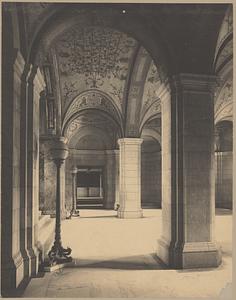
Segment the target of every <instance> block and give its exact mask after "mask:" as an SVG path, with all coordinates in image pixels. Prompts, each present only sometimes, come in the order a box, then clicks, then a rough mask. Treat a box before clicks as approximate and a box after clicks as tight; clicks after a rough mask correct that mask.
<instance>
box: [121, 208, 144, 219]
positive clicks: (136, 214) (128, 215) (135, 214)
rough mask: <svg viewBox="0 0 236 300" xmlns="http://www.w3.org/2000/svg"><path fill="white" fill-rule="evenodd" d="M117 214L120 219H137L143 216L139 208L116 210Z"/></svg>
mask: <svg viewBox="0 0 236 300" xmlns="http://www.w3.org/2000/svg"><path fill="white" fill-rule="evenodd" d="M117 216H118V218H121V219H138V218H142V217H143V211H142V210H141V209H140V210H137V211H126V210H118V212H117Z"/></svg>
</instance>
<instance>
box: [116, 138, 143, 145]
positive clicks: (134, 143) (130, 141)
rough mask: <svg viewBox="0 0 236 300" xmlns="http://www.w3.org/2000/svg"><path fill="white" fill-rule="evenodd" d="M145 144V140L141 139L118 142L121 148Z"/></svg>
mask: <svg viewBox="0 0 236 300" xmlns="http://www.w3.org/2000/svg"><path fill="white" fill-rule="evenodd" d="M142 142H143V139H141V138H123V139H119V140H118V144H119V146H121V145H123V144H126V145H127V144H128V145H141V144H142Z"/></svg>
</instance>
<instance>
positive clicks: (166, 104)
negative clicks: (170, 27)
mask: <svg viewBox="0 0 236 300" xmlns="http://www.w3.org/2000/svg"><path fill="white" fill-rule="evenodd" d="M214 85H215V77H214V76H206V75H202V76H201V75H195V74H180V75H179V76H176V77H174V79H173V86H172V93H171V94H168V95H167V96H166V97H163V99H162V176H163V177H162V178H163V185H162V201H163V202H162V215H163V216H162V218H163V235H162V238H161V240H160V241H159V249H158V256H159V257H160V258H161V259H162V260H163V261H164V262H165V263H166V264H168V265H170V266H172V267H174V268H195V267H196V268H197V267H215V266H218V265H219V264H220V261H221V258H220V252H219V249H218V247H217V245H216V243H215V240H214V218H215V208H214V200H215V192H214V102H213V90H214Z"/></svg>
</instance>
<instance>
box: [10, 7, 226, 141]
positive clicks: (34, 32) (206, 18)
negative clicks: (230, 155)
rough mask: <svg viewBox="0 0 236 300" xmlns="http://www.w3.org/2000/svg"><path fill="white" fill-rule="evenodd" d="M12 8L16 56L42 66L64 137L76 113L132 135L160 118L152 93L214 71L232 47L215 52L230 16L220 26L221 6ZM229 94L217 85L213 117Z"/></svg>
mask: <svg viewBox="0 0 236 300" xmlns="http://www.w3.org/2000/svg"><path fill="white" fill-rule="evenodd" d="M16 6H17V9H18V13H19V16H20V17H21V22H22V23H23V25H22V26H23V27H24V40H25V41H26V45H27V47H25V49H22V52H23V53H25V57H26V60H28V61H29V62H33V61H34V62H36V63H37V64H38V65H39V66H40V67H41V70H42V73H44V76H45V81H46V84H47V92H48V97H50V99H52V101H54V102H55V103H56V105H57V108H56V111H57V122H58V124H59V123H60V125H59V127H60V126H61V127H62V130H63V132H64V133H65V134H67V133H68V132H70V129H69V128H70V126H72V128H75V123H76V122H77V123H76V124H77V125H78V124H79V125H78V126H77V127H78V130H80V129H79V128H81V112H82V111H84V112H85V110H86V109H89V110H91V109H92V110H94V109H96V110H98V111H99V112H103V113H107V114H108V115H109V117H112V118H114V120H116V122H117V123H119V124H118V127H117V128H116V130H115V131H116V132H119V135H126V136H138V135H140V134H141V129H142V128H143V126H144V125H145V124H148V122H149V120H151V119H153V118H158V117H160V113H161V104H160V97H159V88H160V86H161V85H162V83H163V82H164V81H165V80H166V79H167V78H170V77H171V76H172V75H174V74H177V73H180V72H186V73H187V72H188V73H200V74H201V73H203V74H213V73H214V72H220V70H223V67H222V62H224V61H225V58H227V57H229V56H230V55H231V54H232V51H231V49H232V43H231V44H230V42H229V43H227V47H223V46H222V45H224V43H225V40H227V36H228V35H227V34H226V33H225V32H227V33H229V32H232V30H230V28H232V18H230V15H229V14H228V16H227V17H225V19H224V21H223V26H222V27H221V23H222V20H223V18H224V16H225V12H226V9H227V5H224V4H191V5H190V4H182V5H179V4H178V5H177V4H142V3H139V4H138V3H137V4H122V3H119V4H98V3H97V4H95V3H93V4H88V3H87V4H85V3H84V4H82V3H76V4H72V3H70V4H66V3H56V4H55V3H40V2H38V3H17V4H16ZM226 15H227V14H226ZM230 24H231V25H230ZM220 27H221V30H220ZM219 33H220V34H219ZM217 39H218V41H217ZM22 44H23V43H22ZM216 45H217V47H216ZM215 53H216V54H215ZM222 72H223V71H222ZM224 78H226V77H224ZM229 80H230V79H229ZM230 86H231V87H230ZM230 94H232V83H231V85H230V84H229V81H228V80H224V82H223V83H222V84H221V87H220V88H219V90H218V91H217V99H220V100H217V101H216V102H217V103H216V105H215V110H216V113H217V112H219V111H220V108H219V107H220V106H224V105H225V103H226V102H227V101H228V99H229V98H230V97H231V96H230ZM226 98H227V99H226ZM222 99H223V101H222ZM229 102H230V101H229ZM222 103H223V104H222ZM95 119H96V118H94V121H93V122H94V126H95V127H97V126H99V124H98V123H99V122H98V123H97V122H96V121H95ZM76 120H77V121H76ZM89 126H90V125H89ZM115 126H116V125H115ZM104 130H105V129H104ZM145 130H146V129H145ZM158 130H159V129H158V128H157V131H158ZM73 134H74V133H73Z"/></svg>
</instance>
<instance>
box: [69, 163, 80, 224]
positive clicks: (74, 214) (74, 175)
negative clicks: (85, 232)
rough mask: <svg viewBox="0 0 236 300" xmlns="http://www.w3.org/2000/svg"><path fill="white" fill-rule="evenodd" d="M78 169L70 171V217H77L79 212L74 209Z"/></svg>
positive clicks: (74, 168)
mask: <svg viewBox="0 0 236 300" xmlns="http://www.w3.org/2000/svg"><path fill="white" fill-rule="evenodd" d="M77 172H78V169H77V168H76V167H75V166H74V167H73V168H72V170H71V174H72V209H71V212H70V217H69V218H71V217H79V210H77V208H76V174H77Z"/></svg>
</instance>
